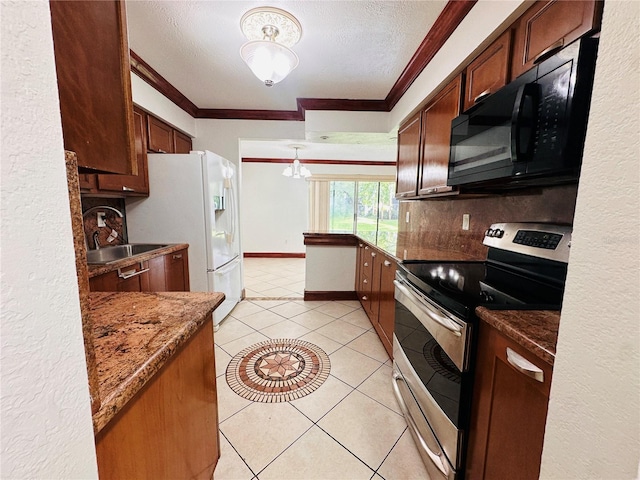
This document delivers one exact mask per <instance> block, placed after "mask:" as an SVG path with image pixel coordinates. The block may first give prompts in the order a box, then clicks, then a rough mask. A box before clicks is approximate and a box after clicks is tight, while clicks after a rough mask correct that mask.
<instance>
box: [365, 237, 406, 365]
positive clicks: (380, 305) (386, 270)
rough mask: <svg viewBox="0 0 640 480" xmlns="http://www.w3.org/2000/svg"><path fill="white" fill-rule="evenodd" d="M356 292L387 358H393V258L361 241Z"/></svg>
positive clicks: (394, 270)
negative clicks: (387, 355)
mask: <svg viewBox="0 0 640 480" xmlns="http://www.w3.org/2000/svg"><path fill="white" fill-rule="evenodd" d="M357 262H358V263H357V265H356V293H357V294H358V300H360V304H361V305H362V308H363V309H364V311H365V313H366V314H367V317H369V321H370V322H371V325H373V328H374V329H375V331H376V333H377V334H378V337H380V341H381V342H382V344H383V345H384V348H385V350H386V351H387V353H388V354H389V358H393V329H394V327H395V299H394V285H393V279H394V278H395V274H396V266H397V264H396V261H395V259H393V257H391V256H389V255H387V254H386V253H385V252H383V251H382V250H380V249H378V248H377V247H374V246H372V245H368V244H367V243H365V242H362V241H361V242H360V243H359V244H358V256H357Z"/></svg>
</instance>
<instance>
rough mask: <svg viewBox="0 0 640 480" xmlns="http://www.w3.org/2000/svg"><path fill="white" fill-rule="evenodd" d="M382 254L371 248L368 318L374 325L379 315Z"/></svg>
mask: <svg viewBox="0 0 640 480" xmlns="http://www.w3.org/2000/svg"><path fill="white" fill-rule="evenodd" d="M383 258H384V255H382V254H381V253H380V252H379V251H376V250H374V249H372V250H371V302H369V311H368V312H367V313H368V314H369V320H370V321H371V324H372V325H373V326H374V327H375V326H376V325H377V324H378V317H379V315H380V274H381V273H382V260H383Z"/></svg>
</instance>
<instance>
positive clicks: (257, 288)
mask: <svg viewBox="0 0 640 480" xmlns="http://www.w3.org/2000/svg"><path fill="white" fill-rule="evenodd" d="M242 263H243V269H244V288H245V295H246V297H247V298H249V299H251V298H278V297H283V298H302V297H303V296H304V276H305V259H304V258H243V259H242Z"/></svg>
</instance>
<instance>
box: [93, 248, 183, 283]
mask: <svg viewBox="0 0 640 480" xmlns="http://www.w3.org/2000/svg"><path fill="white" fill-rule="evenodd" d="M188 247H189V244H188V243H175V244H171V245H167V246H166V247H163V248H158V249H156V250H152V251H150V252H146V253H141V254H139V255H136V256H134V257H127V258H123V259H122V260H117V261H115V262H111V263H106V264H104V265H103V264H89V265H88V266H87V270H88V272H89V278H93V277H97V276H98V275H103V274H105V273H109V272H113V271H114V270H118V269H119V268H124V267H129V266H131V265H135V264H136V263H140V262H145V261H147V260H151V259H152V258H155V257H160V256H162V255H167V254H169V253H173V252H177V251H178V250H184V249H185V248H188ZM103 248H109V247H103Z"/></svg>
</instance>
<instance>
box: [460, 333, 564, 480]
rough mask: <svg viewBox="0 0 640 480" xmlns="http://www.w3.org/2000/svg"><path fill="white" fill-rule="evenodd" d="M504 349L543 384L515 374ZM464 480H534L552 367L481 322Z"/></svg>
mask: <svg viewBox="0 0 640 480" xmlns="http://www.w3.org/2000/svg"><path fill="white" fill-rule="evenodd" d="M507 348H509V349H511V350H512V351H513V352H515V353H516V354H518V355H520V356H521V357H523V358H524V359H526V360H527V361H529V362H531V363H532V364H534V365H535V366H536V367H539V368H540V369H541V370H542V374H543V381H538V380H535V379H533V378H531V377H529V376H527V375H525V374H523V373H522V372H520V371H518V370H517V369H516V367H514V366H513V365H512V364H511V363H510V362H509V360H508V359H507ZM475 375H476V377H475V384H474V401H473V406H472V412H471V427H470V437H469V450H468V459H467V478H469V479H484V478H486V479H493V478H518V479H523V480H527V479H537V478H538V476H539V474H540V460H541V456H542V445H543V440H544V428H545V422H546V416H547V406H548V402H549V392H550V389H551V375H552V367H551V365H549V364H547V363H546V362H544V361H543V360H541V359H539V358H537V357H536V356H535V355H532V354H531V353H529V352H528V351H526V350H525V349H523V348H522V347H520V346H519V345H518V344H516V343H515V342H513V341H512V340H510V339H508V338H506V337H505V336H503V335H502V334H501V333H500V332H498V331H497V330H496V329H494V328H493V327H491V326H489V325H488V324H486V323H484V322H480V326H479V339H478V355H477V363H476V374H475Z"/></svg>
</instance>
